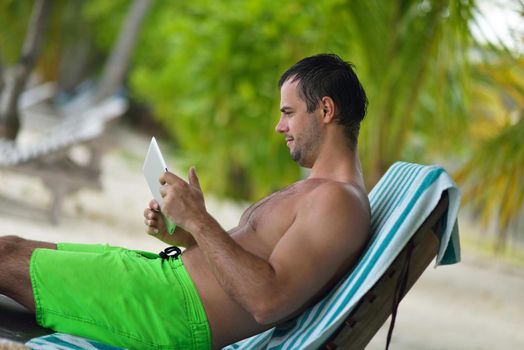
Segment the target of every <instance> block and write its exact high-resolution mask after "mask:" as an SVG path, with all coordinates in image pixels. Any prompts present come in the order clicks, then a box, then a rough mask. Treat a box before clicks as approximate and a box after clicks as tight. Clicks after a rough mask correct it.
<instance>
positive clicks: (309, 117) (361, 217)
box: [0, 54, 370, 349]
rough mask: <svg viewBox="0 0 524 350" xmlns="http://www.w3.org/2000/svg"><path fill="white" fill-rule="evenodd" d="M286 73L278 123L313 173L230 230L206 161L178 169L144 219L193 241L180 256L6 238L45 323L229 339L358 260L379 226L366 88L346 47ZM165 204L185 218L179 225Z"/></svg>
mask: <svg viewBox="0 0 524 350" xmlns="http://www.w3.org/2000/svg"><path fill="white" fill-rule="evenodd" d="M279 85H280V87H281V102H280V111H281V116H280V120H279V122H278V124H277V126H276V131H277V132H279V133H281V134H282V135H283V136H284V138H285V140H286V143H287V147H288V148H289V150H290V154H291V157H292V158H293V160H295V161H296V162H297V163H298V164H299V165H301V166H303V167H305V168H310V169H311V172H310V174H309V176H308V177H307V178H306V179H304V180H301V181H298V182H296V183H294V184H292V185H290V186H288V187H286V188H285V189H283V190H281V191H278V192H276V193H274V194H272V195H270V196H268V197H266V198H264V199H262V200H260V201H259V202H257V203H255V204H254V205H252V206H251V207H249V208H248V209H247V210H246V211H245V212H244V213H243V215H242V217H241V218H240V222H239V224H238V226H237V227H235V228H234V229H232V230H230V231H229V232H226V231H225V230H224V229H222V227H221V226H220V224H219V223H218V222H217V221H216V220H215V219H214V218H213V217H212V216H211V215H210V214H209V213H208V212H207V211H206V208H205V203H204V196H203V194H202V191H201V189H200V185H199V182H198V178H197V175H196V172H195V169H194V168H191V169H190V171H189V181H188V182H186V181H184V180H183V179H181V178H179V177H178V176H176V175H175V174H172V173H165V174H164V175H163V176H162V177H161V178H160V181H161V183H162V185H163V186H162V189H161V193H162V196H163V199H164V206H163V207H162V208H160V207H159V205H158V204H157V203H156V202H155V201H151V202H150V203H149V206H148V208H146V209H145V211H144V217H145V223H146V226H147V231H148V233H149V234H151V235H154V236H155V237H157V238H159V239H160V240H162V241H164V242H166V243H168V244H170V245H178V246H183V247H186V249H185V250H184V252H183V253H182V255H181V257H179V258H174V259H170V258H169V257H166V256H165V255H164V256H163V258H159V257H158V256H157V255H155V254H151V253H146V252H135V251H127V250H124V249H122V248H115V247H107V246H97V247H94V246H79V245H65V244H59V245H58V249H57V245H55V244H50V243H43V242H34V241H27V240H23V239H21V238H17V237H3V238H0V253H1V254H2V255H1V256H2V266H1V267H0V292H1V293H3V294H6V295H8V296H10V297H12V298H14V299H15V300H17V301H19V302H20V303H22V304H24V305H25V306H27V307H28V308H29V309H30V310H33V311H35V312H36V315H37V320H38V322H39V323H40V324H42V325H44V326H46V327H49V328H53V329H56V330H58V331H62V332H69V333H73V334H78V335H82V336H87V337H91V338H95V339H99V340H102V341H105V342H109V343H113V344H115V345H120V346H129V347H133V348H153V347H154V346H157V345H159V344H160V345H163V346H165V348H181V349H182V348H184V349H186V348H195V349H204V348H210V347H212V348H214V349H218V348H221V347H223V346H225V345H227V344H231V343H233V342H235V341H237V340H240V339H244V338H247V337H249V336H251V335H254V334H256V333H259V332H262V331H264V330H266V329H269V328H271V327H273V326H275V325H277V324H279V323H281V322H283V321H286V320H288V319H290V318H292V317H294V316H296V315H297V314H299V313H300V312H302V311H303V310H304V309H305V308H306V307H308V306H309V305H311V304H312V303H314V302H315V301H316V300H318V299H319V298H320V297H321V296H322V295H323V294H324V293H325V292H326V291H328V290H329V289H330V288H331V287H332V286H333V285H334V284H335V283H336V282H337V280H338V279H339V278H340V277H341V276H343V275H344V274H345V273H346V272H347V271H348V269H350V268H351V266H352V264H353V263H355V261H356V259H357V258H358V257H359V254H360V252H361V250H362V248H363V246H364V245H365V243H366V242H367V240H368V237H369V226H370V209H369V203H368V200H367V194H366V190H365V187H364V180H363V175H362V170H361V167H360V161H359V158H358V150H357V137H358V130H359V125H360V121H361V120H362V119H363V117H364V115H365V109H366V104H367V100H366V96H365V93H364V91H363V89H362V86H361V85H360V83H359V81H358V79H357V77H356V75H355V74H354V72H353V70H352V69H351V66H350V65H349V64H348V63H346V62H344V61H342V60H341V59H340V58H339V57H338V56H335V55H325V54H322V55H317V56H312V57H308V58H305V59H303V60H302V61H300V62H298V63H297V64H295V65H294V66H293V67H291V68H290V69H289V70H288V71H287V72H286V73H284V75H283V76H282V78H281V79H280V82H279ZM160 211H162V212H163V213H164V214H165V215H167V216H169V217H170V218H171V219H172V220H173V221H174V222H176V223H177V224H178V227H177V229H176V230H175V232H174V234H173V235H168V234H167V233H166V230H165V226H164V224H163V221H162V220H161V217H160V214H159V212H160ZM36 248H47V249H36ZM58 253H61V254H62V255H63V257H61V258H58V257H57V255H58ZM123 255H124V256H125V258H122V257H121V256H123ZM57 264H58V265H60V268H59V269H57V268H56V265H57ZM49 266H51V267H49ZM53 266H55V267H54V270H53ZM184 267H185V268H184ZM97 268H98V270H97ZM117 268H119V269H120V270H118V272H117V273H114V272H113V270H114V269H117ZM56 270H59V271H56ZM62 270H66V272H62ZM53 271H54V272H56V273H58V274H59V277H55V273H54V272H53ZM75 271H76V273H75ZM122 271H123V272H122ZM159 271H160V272H159ZM174 271H175V272H176V273H178V272H180V271H181V273H183V274H184V275H180V276H179V275H177V276H176V277H173V276H172V275H173V273H174ZM124 272H125V273H124ZM128 276H129V277H128ZM187 276H189V277H187ZM115 279H117V281H115ZM49 280H51V282H48V281H49ZM120 280H124V281H123V282H122V283H120ZM13 281H17V282H16V283H13ZM141 281H145V282H141ZM153 281H154V282H153ZM181 281H182V282H181ZM188 281H189V282H188ZM177 283H178V284H179V285H178V286H177V285H176V284H177ZM78 285H84V287H83V289H86V288H87V289H88V292H87V293H86V292H81V291H80V290H81V288H80V287H78ZM122 285H123V286H124V287H121V286H122ZM151 285H153V287H151ZM75 287H76V289H75ZM114 288H117V289H116V290H115V291H112V289H114ZM126 288H127V289H126ZM83 289H82V290H83ZM179 289H183V290H185V291H188V292H187V293H186V294H185V295H184V296H180V298H185V299H183V301H182V304H181V305H182V306H181V307H179V309H176V308H173V307H171V306H168V304H170V303H171V302H174V299H177V298H179V297H178V296H175V294H176V292H177V290H179ZM110 292H112V294H115V293H116V294H120V295H121V296H122V297H121V298H120V299H116V300H115V298H113V297H109V296H108V295H109V294H110ZM98 294H100V295H101V296H100V297H98V298H97V297H96V296H94V295H98ZM188 295H189V296H188ZM195 295H196V297H195ZM162 298H164V299H165V301H164V299H162ZM48 300H51V301H48ZM53 300H54V301H53ZM106 300H111V301H110V302H108V301H106ZM136 300H138V302H136ZM104 303H106V304H109V305H106V304H104ZM83 304H87V306H83ZM159 309H160V310H159ZM79 310H80V311H79ZM122 314H124V315H125V317H120V318H119V316H122ZM182 314H183V315H182ZM71 315H73V316H71ZM67 317H69V318H67ZM105 318H107V319H108V320H110V321H108V322H109V324H110V326H105V328H104V326H103V321H101V319H105ZM79 320H80V321H79ZM144 320H145V321H144ZM76 322H81V323H79V324H76ZM127 323H129V327H127ZM201 324H203V325H204V326H203V327H200V326H201ZM126 327H127V328H126ZM140 327H142V328H140ZM177 327H178V328H183V329H182V330H180V332H181V333H180V334H189V335H187V337H189V338H191V341H190V342H188V343H184V342H183V341H179V340H176V339H175V340H173V339H174V338H176V337H182V336H180V335H177V334H174V333H173V334H171V333H169V332H170V331H171V330H172V329H175V328H177ZM199 327H200V328H199ZM102 328H104V329H102ZM187 329H189V331H188V330H187ZM164 331H165V332H166V334H164ZM133 332H136V333H133ZM184 332H186V333H184ZM187 332H189V333H187ZM191 332H192V333H191ZM109 333H111V334H109ZM148 333H151V334H148ZM108 334H109V335H108ZM137 334H138V335H137ZM126 337H127V338H126ZM122 339H124V340H122ZM164 339H167V340H166V341H173V342H172V343H170V344H168V345H166V344H162V341H164ZM152 341H155V342H157V344H152V343H151V342H152ZM133 342H135V343H133Z"/></svg>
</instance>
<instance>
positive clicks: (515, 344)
mask: <svg viewBox="0 0 524 350" xmlns="http://www.w3.org/2000/svg"><path fill="white" fill-rule="evenodd" d="M112 136H113V137H114V139H115V143H116V146H115V147H114V148H113V149H112V150H110V151H109V152H108V153H107V154H106V156H105V157H104V161H103V167H104V172H103V187H104V189H103V191H101V192H96V191H88V190H84V191H80V192H78V193H77V194H75V195H72V196H70V197H69V198H68V199H67V200H66V202H65V205H64V210H63V215H62V217H61V222H60V224H59V225H58V226H53V225H51V224H50V223H49V221H48V219H47V212H46V208H47V205H48V202H49V199H50V198H49V194H48V193H47V191H46V189H45V188H44V187H43V186H42V185H41V184H40V183H39V181H38V180H37V179H35V178H31V177H26V176H21V175H19V174H13V173H10V172H7V171H4V170H0V184H1V186H0V232H1V234H2V235H4V234H16V235H20V236H22V237H25V238H30V239H37V240H46V241H69V242H83V243H109V244H115V245H121V246H125V247H128V248H136V249H142V250H151V251H160V250H161V249H162V248H163V247H164V244H163V243H161V242H158V241H156V240H155V239H153V238H151V237H149V236H148V235H147V234H145V233H144V225H143V221H142V211H143V209H144V207H145V205H146V203H147V202H148V201H149V199H150V194H149V189H148V188H147V185H146V184H145V181H144V179H143V177H142V170H141V169H142V160H143V156H144V154H145V151H146V150H147V145H148V140H147V138H145V137H142V136H138V135H136V134H134V133H131V132H129V131H128V130H126V129H124V128H119V129H118V130H116V131H114V132H113V133H112ZM179 173H180V174H182V171H179ZM206 203H207V207H208V210H209V211H210V212H211V213H212V214H213V215H214V216H215V217H216V218H217V219H218V220H219V222H220V223H221V224H222V225H223V227H224V228H230V227H232V226H234V225H235V223H236V221H237V220H238V218H239V216H240V214H241V212H242V210H243V209H244V208H245V207H246V205H242V204H235V203H230V202H223V201H218V200H216V199H214V198H212V197H211V196H206ZM387 325H388V323H386V325H385V326H384V327H383V328H382V329H381V330H380V331H379V333H377V335H376V336H375V338H374V339H373V340H372V341H371V343H370V344H369V346H368V347H367V348H368V349H383V348H384V347H385V339H386V334H387ZM392 348H393V349H522V348H524V271H522V270H521V269H519V268H517V267H515V266H510V265H505V264H501V263H493V262H490V261H488V260H486V259H483V258H480V257H479V256H478V255H475V254H474V253H472V252H469V251H467V250H466V251H463V261H462V263H460V264H457V265H452V266H446V267H439V268H437V269H434V268H432V267H429V268H428V270H427V271H426V272H425V273H424V274H423V275H422V277H421V279H420V280H419V281H418V282H417V284H416V285H415V286H414V287H413V289H412V290H411V291H410V293H409V294H408V295H407V297H406V298H405V299H404V300H403V301H402V303H401V304H400V308H399V313H398V316H397V324H396V326H395V332H394V335H393V341H392Z"/></svg>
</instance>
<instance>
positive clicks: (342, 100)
mask: <svg viewBox="0 0 524 350" xmlns="http://www.w3.org/2000/svg"><path fill="white" fill-rule="evenodd" d="M353 68H354V66H353V64H351V63H350V62H345V61H343V60H342V59H341V58H340V57H339V56H337V55H335V54H319V55H315V56H311V57H306V58H304V59H302V60H301V61H299V62H297V63H296V64H295V65H293V66H292V67H291V68H289V69H288V70H287V71H286V72H285V73H284V74H283V75H282V77H281V78H280V80H279V81H278V86H279V87H282V85H283V84H284V83H285V82H286V81H287V80H289V79H291V81H292V82H293V81H298V86H297V88H298V91H299V95H300V97H301V98H302V99H303V100H304V101H305V102H306V105H307V111H308V112H309V113H311V112H313V111H315V110H316V109H317V108H318V106H319V103H320V101H321V100H322V97H324V96H329V97H331V98H332V99H333V102H334V103H335V112H336V115H335V122H336V123H338V124H341V125H344V127H345V131H346V136H347V137H348V140H349V145H350V146H351V147H354V146H355V145H356V144H357V139H358V133H359V130H360V122H361V121H362V119H364V116H365V115H366V108H367V104H368V100H367V97H366V92H365V91H364V88H363V87H362V85H361V84H360V81H359V80H358V78H357V75H356V74H355V72H354V71H353Z"/></svg>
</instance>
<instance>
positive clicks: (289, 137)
mask: <svg viewBox="0 0 524 350" xmlns="http://www.w3.org/2000/svg"><path fill="white" fill-rule="evenodd" d="M291 141H293V138H292V137H291V136H286V145H288V146H289V143H290V142H291Z"/></svg>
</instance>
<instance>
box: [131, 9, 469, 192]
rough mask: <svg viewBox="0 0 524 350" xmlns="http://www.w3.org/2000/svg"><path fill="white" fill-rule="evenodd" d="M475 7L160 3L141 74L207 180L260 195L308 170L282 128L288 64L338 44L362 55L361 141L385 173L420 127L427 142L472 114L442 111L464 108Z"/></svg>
mask: <svg viewBox="0 0 524 350" xmlns="http://www.w3.org/2000/svg"><path fill="white" fill-rule="evenodd" d="M470 6H471V4H470V3H469V2H464V1H458V2H457V1H448V2H443V1H425V2H421V1H404V2H401V3H397V2H384V1H341V0H330V1H324V2H322V4H314V3H311V2H309V1H282V2H279V5H278V6H275V3H274V2H273V1H268V0H257V1H247V2H246V1H230V2H213V1H202V0H200V1H198V0H197V1H192V2H191V3H190V4H188V3H184V4H176V5H174V4H172V3H170V4H169V5H166V4H165V3H159V4H157V8H156V9H155V10H154V11H153V14H152V15H151V16H150V17H149V19H148V23H147V24H146V32H145V33H144V37H143V41H142V44H141V47H140V49H139V50H138V52H137V62H136V67H135V70H134V71H133V75H132V85H133V88H134V90H135V91H136V92H137V93H138V94H139V95H140V96H142V98H144V99H146V100H147V101H150V102H151V103H152V105H153V106H154V108H155V111H156V113H157V115H158V116H159V119H160V120H161V121H162V123H163V124H164V125H165V126H166V128H167V129H168V130H169V131H170V133H171V135H173V137H174V138H176V140H177V141H178V143H179V144H180V146H181V148H182V149H183V150H184V151H187V152H188V153H189V154H190V158H191V159H192V160H193V162H194V163H196V164H197V168H199V169H200V174H201V176H203V177H204V184H205V186H206V188H208V189H211V190H214V191H215V192H218V193H221V194H225V195H228V196H233V197H236V198H242V197H246V196H247V197H249V198H258V197H260V196H262V195H264V194H266V193H268V192H269V191H272V190H274V189H276V188H278V187H281V186H283V185H284V184H286V183H289V181H292V180H296V179H297V178H298V177H299V175H300V173H299V171H298V169H297V167H296V165H295V164H293V163H292V162H291V161H290V159H289V155H288V151H287V149H286V147H285V146H284V143H283V141H282V137H279V136H278V135H274V132H273V128H274V125H275V123H276V122H277V119H278V101H279V92H278V89H277V86H276V82H277V80H278V78H279V76H280V74H282V73H283V72H284V70H285V69H286V68H287V67H289V66H290V65H291V64H293V63H295V62H296V61H297V60H299V59H300V58H303V57H305V56H307V55H311V54H315V53H319V52H335V53H337V54H339V55H341V56H342V57H344V58H345V59H348V60H350V61H352V62H353V63H355V65H356V67H357V72H358V74H359V76H360V77H361V80H362V81H363V84H364V86H365V88H366V89H367V92H368V95H369V99H370V101H371V102H370V108H369V114H368V117H367V120H365V122H364V126H363V135H362V141H361V145H362V147H361V152H362V153H363V155H364V156H363V159H364V165H365V168H366V170H367V171H368V172H369V173H370V174H371V178H373V179H376V178H378V177H379V176H380V175H381V174H382V173H383V171H384V170H385V169H386V168H387V166H388V165H389V164H391V163H392V162H394V161H395V160H397V159H399V158H401V157H402V156H404V155H406V154H407V155H410V153H409V152H407V150H408V149H410V146H411V145H412V143H413V139H412V138H411V137H410V136H411V135H412V132H414V133H418V134H420V135H421V137H419V138H418V140H417V142H418V143H419V144H420V143H421V142H422V144H421V145H419V148H421V149H424V148H425V146H426V145H427V144H428V143H429V142H430V141H429V140H433V139H432V138H426V137H425V136H426V134H425V131H427V130H428V129H430V128H432V129H433V130H434V129H435V128H436V129H439V131H441V132H443V133H444V132H449V131H450V130H451V129H452V128H451V127H454V126H456V125H457V123H458V121H460V120H462V119H463V118H460V117H456V118H454V120H456V121H457V122H456V123H451V125H449V124H448V123H447V122H444V120H446V121H447V120H450V119H451V117H453V116H457V115H460V113H462V112H463V109H462V106H463V103H464V101H463V96H462V91H463V87H462V86H461V84H462V83H461V82H462V81H463V80H462V77H463V73H462V72H465V71H464V63H465V60H464V57H463V56H462V55H463V52H464V51H465V50H463V48H464V47H465V45H466V44H467V35H465V34H464V30H465V29H467V25H466V23H467V19H468V16H469V7H470ZM440 92H444V93H440ZM444 102H445V103H444ZM440 115H446V116H449V118H448V117H446V118H440ZM443 119H444V120H443ZM448 126H449V127H448ZM422 153H423V152H421V151H420V152H418V155H419V156H420V155H421V154H422ZM412 160H413V159H412ZM414 160H417V159H414ZM371 182H373V181H371Z"/></svg>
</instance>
